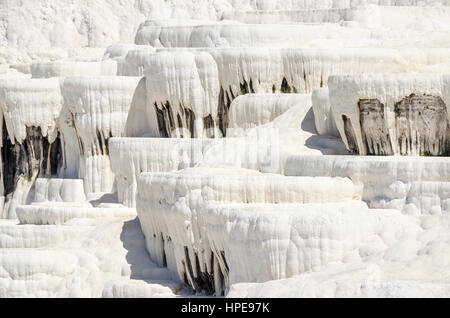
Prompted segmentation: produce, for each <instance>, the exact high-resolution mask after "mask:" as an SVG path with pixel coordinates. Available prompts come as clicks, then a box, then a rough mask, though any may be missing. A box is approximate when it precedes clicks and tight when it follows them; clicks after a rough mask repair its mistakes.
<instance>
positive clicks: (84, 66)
mask: <svg viewBox="0 0 450 318" xmlns="http://www.w3.org/2000/svg"><path fill="white" fill-rule="evenodd" d="M116 74H117V62H115V61H113V60H106V61H99V62H79V61H61V62H41V63H33V64H31V76H32V78H49V77H67V76H115V75H116Z"/></svg>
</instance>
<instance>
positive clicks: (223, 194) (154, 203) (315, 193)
mask: <svg viewBox="0 0 450 318" xmlns="http://www.w3.org/2000/svg"><path fill="white" fill-rule="evenodd" d="M208 170H211V169H208V168H201V169H200V170H197V169H193V170H190V169H188V170H185V171H186V172H184V173H183V172H180V173H165V174H142V175H141V176H140V177H139V181H138V200H137V210H138V215H139V219H140V221H141V222H142V224H143V229H144V234H145V235H146V242H147V248H148V249H149V251H150V253H151V254H152V255H153V256H154V257H155V260H157V262H158V264H160V265H164V264H167V266H168V267H169V269H171V270H172V271H173V272H174V273H176V274H177V275H178V276H179V278H180V279H183V277H184V276H185V275H186V276H187V280H188V281H186V283H189V284H190V285H191V286H193V287H194V288H195V289H199V290H201V289H203V288H205V289H207V290H208V289H209V290H214V289H216V292H217V293H220V292H221V289H220V288H226V287H227V286H220V281H217V280H218V276H217V275H218V273H217V272H222V275H224V274H225V275H226V270H225V268H224V263H223V262H224V260H220V261H219V260H217V259H215V260H214V262H213V263H214V264H215V265H214V266H215V267H214V268H210V267H209V266H210V264H211V262H212V261H211V257H212V253H211V246H209V243H208V241H210V239H208V238H207V237H206V234H205V233H204V228H205V226H207V224H208V222H207V221H205V219H204V217H205V216H204V214H205V212H206V211H205V208H206V207H207V206H208V204H210V203H233V202H237V203H240V202H243V203H292V202H300V203H310V202H316V203H325V202H341V201H346V200H352V199H353V198H357V195H358V194H357V193H356V191H355V188H354V186H353V184H352V182H350V180H348V179H340V178H338V179H330V178H317V179H314V178H295V177H293V178H288V177H283V176H276V175H273V176H270V175H269V176H265V175H263V174H258V173H256V172H254V171H252V170H239V169H215V170H214V169H213V170H212V171H208ZM332 185H334V186H332ZM333 191H335V192H333ZM363 205H364V204H363ZM180 218H181V219H180ZM203 250H204V251H205V252H202V253H201V255H200V253H199V252H198V251H203ZM208 251H209V252H208ZM217 262H219V263H217ZM220 262H222V264H220ZM190 264H199V266H200V269H201V271H202V272H205V275H211V276H214V279H213V281H214V284H218V285H216V286H214V285H212V286H207V285H208V284H209V283H211V282H208V280H205V279H204V277H203V274H201V273H197V271H196V270H195V269H194V271H193V272H192V271H191V269H189V266H191V265H190ZM217 266H220V268H218V267H217ZM193 267H194V268H195V266H193ZM247 278H249V277H246V279H247ZM185 280H186V279H185ZM203 284H206V286H202V285H203ZM217 287H219V289H217Z"/></svg>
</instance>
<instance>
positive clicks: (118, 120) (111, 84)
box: [61, 76, 140, 192]
mask: <svg viewBox="0 0 450 318" xmlns="http://www.w3.org/2000/svg"><path fill="white" fill-rule="evenodd" d="M139 81H140V78H139V77H123V76H121V77H119V76H114V77H90V78H87V79H86V78H83V77H68V78H65V79H64V80H63V82H62V84H61V86H62V95H63V98H64V104H65V107H66V108H67V109H68V110H69V113H70V116H71V117H69V118H67V120H68V121H70V122H71V123H70V124H69V126H72V128H73V130H74V132H75V134H76V138H77V140H78V145H79V150H80V156H81V159H80V176H81V177H82V178H83V180H84V183H85V190H86V191H87V192H110V191H111V190H113V183H114V175H113V173H112V171H111V168H110V159H109V154H108V153H109V149H108V140H109V138H111V137H121V136H123V135H124V131H125V123H126V120H127V116H128V111H129V109H130V107H131V104H132V101H133V97H134V93H135V91H136V87H137V86H138V83H139Z"/></svg>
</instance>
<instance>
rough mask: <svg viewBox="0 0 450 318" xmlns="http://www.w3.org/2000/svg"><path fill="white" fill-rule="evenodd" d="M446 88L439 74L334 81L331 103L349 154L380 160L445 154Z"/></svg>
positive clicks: (449, 121)
mask: <svg viewBox="0 0 450 318" xmlns="http://www.w3.org/2000/svg"><path fill="white" fill-rule="evenodd" d="M394 83H395V84H394ZM444 83H445V81H444V79H443V78H441V77H440V76H438V75H424V76H412V75H408V76H404V75H399V76H394V75H380V76H356V77H351V76H342V77H339V76H335V77H330V80H329V94H330V103H331V105H332V106H331V107H332V109H333V114H334V116H335V118H336V123H337V126H338V129H339V131H340V133H341V136H342V139H343V140H345V141H346V144H347V147H348V149H349V150H350V151H352V152H354V153H359V154H367V155H382V156H390V155H394V154H396V155H402V156H408V155H412V156H417V155H421V156H441V155H447V154H448V152H449V149H448V144H449V139H448V137H449V127H450V126H449V123H450V117H449V112H448V109H449V108H450V106H448V105H447V104H446V103H445V101H448V100H449V98H448V97H447V96H446V93H447V90H446V89H444V86H445V84H444ZM392 85H394V86H392ZM344 87H347V88H345V89H344ZM352 104H353V105H352Z"/></svg>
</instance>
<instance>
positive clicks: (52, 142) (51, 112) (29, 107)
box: [0, 79, 63, 218]
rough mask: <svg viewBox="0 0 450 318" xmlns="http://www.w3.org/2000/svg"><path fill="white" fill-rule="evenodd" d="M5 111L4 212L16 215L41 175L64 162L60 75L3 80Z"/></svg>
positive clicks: (1, 100) (0, 99) (0, 84)
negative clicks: (61, 130)
mask: <svg viewBox="0 0 450 318" xmlns="http://www.w3.org/2000/svg"><path fill="white" fill-rule="evenodd" d="M0 87H1V88H0V89H1V92H0V104H1V112H2V116H1V117H2V124H1V125H2V143H1V146H2V150H1V151H2V156H1V158H2V170H1V177H2V187H1V188H2V197H3V198H4V199H3V200H4V206H3V212H2V216H3V217H5V218H14V217H15V206H16V205H17V204H24V203H26V202H27V196H28V192H29V190H30V188H31V186H32V185H33V183H34V181H35V179H36V178H37V177H38V176H46V177H50V176H52V175H56V174H57V172H58V169H59V167H60V165H61V162H62V156H63V155H62V145H61V140H60V135H59V132H58V129H57V120H58V118H59V113H60V110H61V107H62V97H61V93H60V90H59V81H58V80H57V79H48V80H47V79H43V80H37V79H36V80H34V79H20V80H19V79H5V80H2V81H1V82H0Z"/></svg>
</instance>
